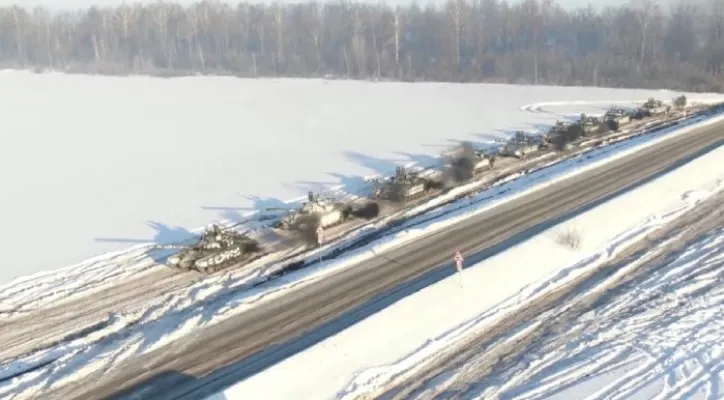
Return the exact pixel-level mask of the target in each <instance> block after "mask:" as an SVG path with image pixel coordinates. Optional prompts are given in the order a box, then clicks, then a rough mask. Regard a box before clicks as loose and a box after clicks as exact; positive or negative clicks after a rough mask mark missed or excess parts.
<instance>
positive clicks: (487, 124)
mask: <svg viewBox="0 0 724 400" xmlns="http://www.w3.org/2000/svg"><path fill="white" fill-rule="evenodd" d="M0 93H2V94H3V95H2V96H0V121H2V122H1V123H2V134H0V160H2V166H3V168H2V169H0V178H1V181H2V182H3V190H2V191H0V204H2V205H3V207H0V221H2V222H3V224H4V225H3V228H4V229H3V232H4V233H3V234H2V236H0V241H1V242H2V243H3V244H4V245H5V246H6V247H7V248H12V249H13V251H12V252H8V253H7V254H6V260H5V261H6V265H7V267H6V268H3V269H2V271H1V272H0V284H3V283H8V282H10V281H11V280H12V279H13V278H16V277H20V276H27V275H30V274H33V273H37V272H39V271H46V270H51V271H52V270H57V269H59V268H62V267H67V266H69V265H74V267H75V268H72V269H71V270H65V271H63V272H62V273H61V275H62V277H63V282H62V284H61V285H56V284H49V286H50V287H58V286H62V285H65V284H68V282H72V281H75V282H78V281H79V280H82V279H81V278H79V277H80V276H84V277H85V276H88V277H91V278H89V280H95V281H106V280H109V279H115V278H118V279H120V277H121V276H123V277H125V276H130V275H132V274H135V273H139V272H142V271H145V270H147V269H149V268H151V267H152V266H153V263H152V262H151V261H149V260H144V259H142V253H141V252H137V253H138V254H137V258H139V260H138V262H134V263H132V264H129V265H127V266H126V267H127V268H119V265H118V264H117V263H115V262H114V258H116V259H117V258H123V257H125V255H127V254H126V253H115V254H110V255H108V254H106V255H102V256H99V255H100V254H104V253H107V252H117V251H123V250H124V249H126V248H128V247H129V246H132V245H135V244H141V243H150V242H156V243H167V242H173V241H177V240H180V239H182V238H186V237H188V236H189V235H190V231H191V230H195V229H197V228H198V227H200V226H203V225H206V224H208V223H210V222H212V221H221V220H229V219H231V220H239V219H241V215H242V214H245V213H249V212H254V211H258V210H260V209H264V208H267V207H278V206H282V207H284V206H285V204H284V202H283V201H282V200H287V199H297V198H299V197H301V196H303V195H304V194H305V193H306V191H307V190H310V189H311V190H315V191H316V190H322V189H326V188H331V187H337V186H340V185H343V186H346V187H347V190H349V191H352V192H354V191H355V190H356V187H358V185H359V184H360V182H361V179H360V178H359V177H360V176H364V175H371V174H387V173H390V172H391V171H393V170H394V167H395V166H396V165H400V164H408V163H418V164H427V163H430V162H433V161H434V156H435V155H436V154H438V153H439V152H441V151H443V150H445V149H447V148H449V147H450V146H452V145H454V144H455V143H457V142H458V141H460V140H470V141H473V142H477V143H478V144H483V143H488V142H490V141H492V140H493V139H494V138H496V137H500V136H503V135H506V134H508V133H510V132H511V131H513V130H515V129H524V130H535V129H538V128H543V127H545V126H546V125H550V124H552V123H553V122H555V119H556V118H557V117H558V116H557V115H556V113H559V114H570V113H577V112H579V111H580V110H581V109H585V110H588V111H590V112H601V111H602V109H604V108H606V107H607V106H608V105H609V104H610V103H611V102H624V103H630V104H633V102H634V101H639V102H640V101H643V100H645V99H646V98H648V97H651V96H654V97H658V98H661V99H664V100H668V99H671V98H673V97H675V96H677V95H679V93H674V92H665V91H643V90H618V89H617V90H613V89H603V88H559V87H543V86H541V87H531V86H506V85H462V84H443V83H420V84H405V83H371V82H352V81H324V80H295V79H277V80H264V79H259V80H250V79H236V78H225V77H193V78H178V79H156V78H149V77H125V78H120V77H119V78H113V77H100V76H82V75H63V74H59V73H48V74H33V73H30V72H24V71H0ZM691 96H693V97H695V98H702V99H703V98H721V96H720V95H714V94H712V95H699V94H696V95H691ZM491 100H492V101H491ZM574 100H575V101H579V102H580V101H587V102H589V103H587V104H585V105H583V106H582V105H580V104H578V105H576V106H575V109H573V110H571V111H570V112H569V111H566V108H565V106H563V105H561V104H560V102H565V101H574ZM533 102H559V103H558V104H557V105H554V107H555V110H554V112H553V113H531V112H530V111H531V110H530V109H523V108H522V107H524V106H525V105H527V104H529V103H533ZM32 238H41V239H40V240H41V242H38V240H36V239H32ZM42 238H47V240H43V239H42ZM39 243H42V249H43V251H38V246H39ZM89 257H92V258H91V259H89V260H86V261H83V262H81V261H82V260H84V259H87V258H89ZM25 279H27V278H25ZM82 286H85V282H84V283H83V284H82Z"/></svg>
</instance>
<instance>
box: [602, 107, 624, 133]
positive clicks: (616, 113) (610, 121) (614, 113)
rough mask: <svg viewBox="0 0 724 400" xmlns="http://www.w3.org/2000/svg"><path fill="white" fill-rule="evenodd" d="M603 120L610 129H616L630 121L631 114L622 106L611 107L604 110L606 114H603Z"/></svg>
mask: <svg viewBox="0 0 724 400" xmlns="http://www.w3.org/2000/svg"><path fill="white" fill-rule="evenodd" d="M603 121H604V122H605V123H606V125H608V127H609V128H610V129H612V130H614V131H617V130H619V129H620V128H621V127H622V126H624V125H626V124H628V123H629V122H631V115H629V113H628V112H627V111H626V110H625V109H623V108H620V107H611V108H610V109H609V110H608V111H606V114H604V115H603Z"/></svg>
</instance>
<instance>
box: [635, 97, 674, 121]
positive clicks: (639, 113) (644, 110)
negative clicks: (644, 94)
mask: <svg viewBox="0 0 724 400" xmlns="http://www.w3.org/2000/svg"><path fill="white" fill-rule="evenodd" d="M670 109H671V106H669V105H666V104H664V102H663V101H661V100H657V99H654V98H653V97H651V98H649V99H648V100H647V101H646V103H644V104H643V105H641V107H639V108H638V109H637V110H636V118H638V119H642V118H646V117H653V116H657V115H666V114H668V113H669V110H670Z"/></svg>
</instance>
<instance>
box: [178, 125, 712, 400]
mask: <svg viewBox="0 0 724 400" xmlns="http://www.w3.org/2000/svg"><path fill="white" fill-rule="evenodd" d="M722 145H724V139H723V140H720V141H719V142H717V143H715V144H714V145H711V146H709V147H707V148H705V149H703V150H701V151H699V152H697V153H696V154H694V155H692V156H689V157H687V158H685V159H682V160H679V161H678V162H676V163H675V164H674V165H672V166H670V167H669V168H666V169H664V170H662V171H659V172H657V173H656V174H654V175H652V176H650V177H648V178H646V179H643V180H641V181H639V182H636V183H633V184H630V185H628V186H626V187H624V188H622V189H620V190H618V191H616V192H614V193H611V194H609V195H607V196H604V197H603V198H601V199H598V200H596V201H593V202H591V203H588V204H586V205H584V206H582V207H579V208H577V209H575V210H572V211H570V212H568V213H566V214H564V215H561V216H559V217H557V218H553V219H550V220H547V221H545V222H542V223H539V224H538V225H535V226H533V227H531V228H530V229H528V230H526V231H524V232H521V233H518V234H516V235H514V236H512V237H510V238H508V239H506V240H503V241H502V242H500V243H498V244H495V245H493V246H491V247H489V248H487V249H485V250H482V251H480V252H477V253H474V254H467V255H466V263H467V264H468V265H474V264H476V263H479V262H481V261H484V260H485V259H487V258H490V257H492V256H494V255H496V254H499V253H501V252H503V251H505V250H507V249H508V248H510V247H512V246H514V245H516V244H517V243H520V242H522V241H524V240H527V239H529V238H531V237H533V236H535V235H537V234H540V233H541V232H543V231H545V230H547V229H549V228H551V227H552V226H554V225H557V224H560V223H562V222H564V221H566V220H569V219H571V218H574V217H576V216H578V215H580V214H582V213H585V212H587V211H589V210H591V209H593V208H595V207H597V206H599V205H601V204H603V203H605V202H608V201H610V200H612V199H614V198H617V197H619V196H622V195H624V194H626V193H628V192H629V191H631V190H633V189H635V188H637V187H640V186H642V185H645V184H646V183H649V182H651V181H653V180H655V179H657V178H658V177H660V176H662V175H665V174H667V173H669V172H671V171H673V170H674V169H676V168H679V167H681V166H682V165H684V164H687V163H689V162H690V161H692V160H694V159H696V158H698V157H701V156H702V155H704V154H706V153H708V152H710V151H712V150H714V149H716V148H717V147H720V146H722ZM451 258H452V254H451ZM454 273H455V266H454V263H453V262H452V260H451V262H448V263H444V264H442V265H439V266H438V267H436V268H434V269H432V270H430V271H429V272H427V273H425V274H423V275H422V276H420V277H418V278H415V279H412V280H410V281H408V282H405V283H402V284H400V285H398V286H397V287H395V288H393V289H391V290H389V291H387V292H384V293H379V294H378V295H376V296H375V297H373V298H372V299H370V300H369V301H367V302H366V303H364V304H362V305H360V306H358V307H356V308H355V309H352V310H350V311H348V312H346V313H345V314H343V315H341V316H339V317H337V318H335V319H333V320H331V321H328V322H326V323H323V324H322V325H320V326H319V327H317V328H315V329H313V330H312V331H308V332H305V333H302V334H300V335H298V336H296V337H294V338H292V339H290V340H288V341H286V342H283V343H279V344H275V345H272V346H270V347H267V348H266V349H264V350H262V351H260V352H257V353H255V354H253V355H251V356H249V357H247V358H245V359H243V360H240V361H238V362H236V363H233V364H231V365H229V366H226V367H223V368H220V369H217V370H215V371H213V372H212V373H210V374H208V375H206V376H204V377H201V378H199V379H198V380H196V381H194V382H192V383H191V384H192V385H193V386H194V389H193V390H191V389H189V390H187V393H192V392H193V396H191V397H181V398H188V399H192V398H199V396H201V395H208V394H211V393H214V392H216V391H219V390H222V389H224V388H225V387H228V386H229V385H232V384H233V383H235V382H238V381H240V380H244V379H247V378H249V377H251V376H254V375H256V374H258V373H260V372H262V371H264V370H265V369H267V368H269V367H271V366H272V365H274V364H276V363H279V362H281V361H283V360H285V359H287V358H289V357H291V356H293V355H295V354H297V353H299V352H301V351H304V350H306V349H308V348H309V347H311V346H313V345H315V344H316V343H319V342H320V341H322V340H324V339H326V338H329V337H330V336H333V335H335V334H337V333H339V332H341V331H343V330H344V329H347V328H349V327H350V326H352V325H354V324H356V323H358V322H360V321H362V320H364V319H365V318H367V317H369V316H371V315H373V314H375V313H377V312H379V311H381V310H383V309H385V308H387V307H388V306H390V305H392V304H394V303H395V302H397V301H399V300H402V299H403V298H405V297H407V296H409V295H412V294H414V293H416V292H418V291H420V290H422V289H424V288H426V287H428V286H430V285H432V284H435V283H437V282H440V281H441V280H443V279H445V278H448V277H450V276H452V275H453V274H454Z"/></svg>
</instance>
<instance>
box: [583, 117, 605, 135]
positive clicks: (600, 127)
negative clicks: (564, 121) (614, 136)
mask: <svg viewBox="0 0 724 400" xmlns="http://www.w3.org/2000/svg"><path fill="white" fill-rule="evenodd" d="M578 124H579V126H580V127H581V134H582V135H583V136H588V135H595V134H597V133H601V132H604V131H605V130H606V128H607V126H606V124H605V123H603V121H601V119H600V118H596V117H592V116H589V115H586V114H581V119H580V120H579V121H578Z"/></svg>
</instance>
